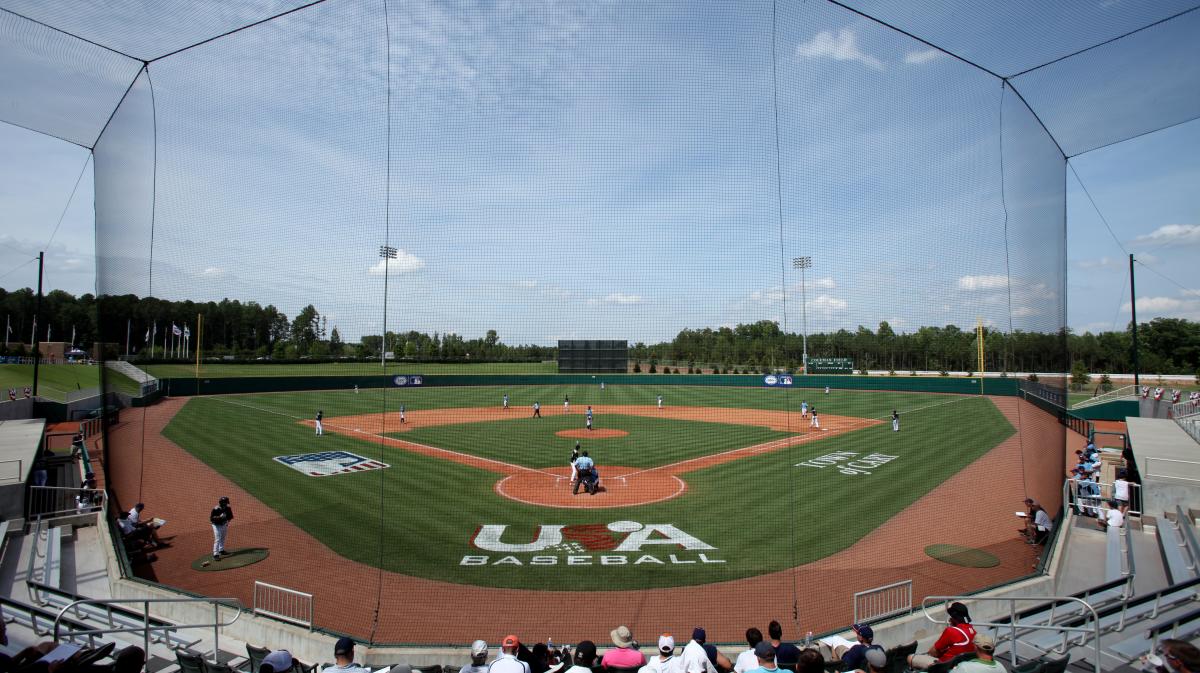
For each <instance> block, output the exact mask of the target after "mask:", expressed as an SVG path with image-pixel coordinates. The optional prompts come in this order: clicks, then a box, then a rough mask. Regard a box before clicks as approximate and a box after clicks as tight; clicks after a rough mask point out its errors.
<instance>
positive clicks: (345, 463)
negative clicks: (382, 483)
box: [275, 451, 391, 477]
mask: <svg viewBox="0 0 1200 673" xmlns="http://www.w3.org/2000/svg"><path fill="white" fill-rule="evenodd" d="M275 460H277V461H279V462H280V463H283V464H284V465H287V466H288V467H290V468H292V469H293V470H296V471H297V472H299V473H301V474H305V475H308V476H310V477H328V476H331V475H335V474H351V473H354V472H367V471H370V470H382V469H383V468H385V467H391V466H390V465H388V464H387V463H381V462H379V461H378V460H372V459H371V458H364V457H362V456H360V455H358V454H356V453H350V452H349V451H321V452H319V453H301V454H297V455H294V456H275Z"/></svg>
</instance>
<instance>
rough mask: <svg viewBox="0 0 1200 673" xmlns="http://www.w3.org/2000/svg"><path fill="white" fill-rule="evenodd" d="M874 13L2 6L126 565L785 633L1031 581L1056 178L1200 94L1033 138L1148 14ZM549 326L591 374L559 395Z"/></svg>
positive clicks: (6, 51) (503, 621)
mask: <svg viewBox="0 0 1200 673" xmlns="http://www.w3.org/2000/svg"><path fill="white" fill-rule="evenodd" d="M860 4H861V5H862V6H859V5H860ZM895 4H896V3H887V2H884V3H849V5H844V4H842V3H831V2H793V1H782V2H763V1H755V2H743V3H736V4H732V3H718V2H703V3H643V2H625V1H622V2H611V3H588V2H568V3H500V4H495V5H483V6H477V5H460V4H448V3H406V2H334V1H332V0H331V1H329V2H319V3H312V4H304V5H298V4H292V3H274V5H275V6H272V7H265V6H264V7H257V6H256V7H254V8H246V9H241V10H232V9H226V8H221V7H217V6H208V5H199V6H197V7H196V8H194V10H193V12H192V13H191V14H189V16H187V17H179V16H177V15H176V14H175V13H174V11H173V10H169V9H154V10H153V11H149V12H148V13H147V14H146V15H145V16H144V17H139V18H138V19H137V20H136V21H134V22H133V23H131V24H128V25H126V24H124V23H122V19H121V17H120V16H118V15H114V16H108V17H105V16H92V15H91V14H90V12H91V10H86V9H70V10H68V9H55V8H40V7H37V6H35V5H33V4H32V3H15V2H0V6H2V7H4V10H3V11H0V31H3V33H4V35H5V36H7V37H12V38H13V39H12V40H7V41H5V42H3V45H4V46H0V54H3V55H4V57H5V58H8V59H12V60H11V62H12V63H14V64H16V66H15V67H13V68H6V69H5V70H4V73H5V74H4V76H5V77H8V78H19V79H21V80H22V81H23V80H24V78H28V80H29V84H28V86H27V87H26V88H24V89H21V88H18V89H17V91H18V93H15V94H14V93H0V101H3V102H5V103H6V104H7V103H8V102H10V101H28V100H29V99H30V97H33V98H36V99H38V100H44V101H45V102H44V104H39V106H38V108H36V109H32V110H31V108H30V106H28V105H25V106H24V107H21V106H13V107H11V108H5V109H11V110H16V111H15V112H10V113H6V115H7V116H5V117H4V119H5V121H8V122H9V123H13V124H18V125H21V126H26V127H29V128H33V129H35V130H39V131H42V132H46V133H51V134H52V135H56V136H58V137H61V138H63V139H64V140H67V141H69V142H74V143H77V144H80V145H84V146H86V147H89V148H91V149H92V151H93V153H94V158H95V176H96V177H95V182H96V185H95V191H96V248H97V264H98V278H97V290H98V294H99V295H101V296H102V297H104V300H103V301H102V303H101V310H102V312H103V315H102V323H103V324H104V325H106V326H105V327H104V328H103V329H106V330H109V331H111V332H114V333H115V332H120V334H121V335H124V333H125V330H126V328H127V324H132V334H133V335H134V337H133V341H134V346H135V348H134V349H133V350H134V351H136V358H135V363H136V364H139V366H142V367H143V368H145V369H147V370H148V371H150V372H151V373H154V374H155V375H156V376H158V377H159V378H160V379H161V380H162V385H163V392H164V393H166V394H165V396H164V397H163V398H162V399H158V400H154V401H151V400H146V403H145V405H144V406H138V407H135V408H131V409H127V410H125V411H123V412H122V414H121V423H120V424H118V425H117V426H115V427H114V428H111V429H110V431H109V435H108V438H107V442H106V446H105V449H104V456H103V458H104V461H103V462H104V465H103V467H104V476H105V478H106V480H107V486H108V488H109V489H110V491H111V492H112V493H113V496H114V501H115V502H117V503H118V504H119V505H120V506H121V507H122V508H125V509H128V508H129V507H130V506H131V505H132V504H133V503H135V502H139V501H143V502H145V503H146V504H147V511H148V512H152V513H153V514H154V515H156V516H160V517H161V518H163V519H166V520H167V521H168V527H167V528H164V529H163V533H164V534H166V533H167V532H169V533H170V534H171V537H172V540H171V542H172V546H171V547H170V548H168V549H165V550H162V551H161V552H159V554H158V557H159V558H158V560H157V561H154V562H152V563H149V562H144V559H142V558H140V557H138V556H137V555H136V554H134V556H133V557H131V567H130V572H131V573H132V574H133V575H135V576H136V577H139V578H142V579H144V580H149V581H154V582H158V583H161V584H164V585H166V586H169V587H173V588H177V589H182V590H186V591H190V592H194V593H198V594H203V595H211V596H234V597H237V598H239V599H241V600H242V601H243V602H244V603H246V604H247V605H249V604H250V603H252V602H253V601H254V590H255V582H256V581H259V582H266V583H269V584H271V585H275V586H278V587H284V588H287V589H291V590H295V591H298V592H303V593H306V594H311V595H312V597H313V603H312V604H313V606H314V608H313V613H312V614H313V620H314V622H315V625H316V626H317V627H319V628H322V629H326V630H329V631H334V632H341V633H347V634H350V635H353V636H355V637H357V638H360V639H364V640H369V641H372V642H377V643H462V642H469V641H470V640H473V639H474V638H477V637H481V638H485V639H488V640H489V642H493V641H496V640H498V639H499V637H500V636H502V635H504V634H505V633H507V632H513V631H515V632H517V633H518V634H520V635H521V636H522V638H523V639H526V640H528V641H529V642H537V641H540V640H541V639H542V638H543V637H545V636H549V637H551V638H554V639H555V640H556V642H560V643H561V642H578V641H579V640H580V639H583V638H591V639H593V640H596V641H597V642H602V641H604V640H605V638H604V634H605V633H606V632H607V630H608V629H611V628H612V627H614V626H616V625H618V624H627V625H629V626H630V627H631V628H633V630H634V632H635V634H636V635H638V636H639V637H640V638H641V639H642V640H643V641H645V642H652V641H653V635H655V634H657V633H661V632H664V631H667V632H672V633H675V634H677V636H678V634H687V633H689V632H690V629H691V627H693V626H696V625H701V626H707V627H708V629H709V639H710V640H712V641H717V642H735V641H738V640H740V638H741V636H742V634H743V632H744V629H745V628H746V627H747V626H751V625H756V626H759V627H760V628H764V629H765V625H766V623H767V622H769V621H771V620H773V619H774V620H778V621H780V622H781V623H782V624H783V628H784V633H785V639H796V638H798V637H801V636H802V634H803V633H804V632H806V631H814V632H822V631H830V630H834V629H839V628H842V627H844V626H845V625H846V624H849V623H850V620H851V619H853V618H854V617H856V616H859V617H861V615H859V614H857V613H856V612H854V600H853V598H854V594H856V593H858V592H862V591H866V590H870V589H873V588H876V587H881V586H884V585H889V584H893V583H905V582H909V581H911V583H912V584H911V587H912V591H913V596H914V597H915V600H916V601H918V602H919V600H920V598H921V597H922V596H925V595H934V594H961V593H966V592H970V591H975V590H978V589H981V588H984V587H988V586H992V585H995V584H997V583H1000V582H1005V581H1011V580H1014V579H1017V578H1020V577H1024V576H1026V575H1027V574H1028V573H1029V572H1030V570H1029V569H1030V568H1031V566H1032V565H1033V564H1035V563H1036V562H1037V560H1038V554H1039V550H1040V548H1038V547H1033V546H1030V545H1027V544H1025V542H1024V540H1023V539H1022V538H1020V537H1019V536H1017V535H1016V533H1015V531H1014V529H1015V528H1016V527H1018V526H1019V521H1017V520H1016V519H1014V517H1013V511H1014V510H1016V509H1021V508H1022V507H1023V505H1022V500H1023V499H1024V498H1025V497H1032V498H1035V499H1037V500H1039V501H1041V502H1042V503H1043V504H1044V505H1045V506H1046V508H1047V509H1048V510H1049V511H1051V512H1056V511H1058V510H1059V508H1060V506H1061V489H1062V479H1063V476H1064V471H1065V458H1064V453H1065V448H1066V434H1065V433H1066V431H1065V429H1064V428H1063V426H1062V425H1060V424H1059V422H1058V419H1057V418H1056V417H1055V415H1054V408H1053V405H1052V404H1047V403H1046V400H1045V399H1039V400H1029V399H1027V397H1026V396H1024V395H1023V394H1022V393H1020V392H1019V388H1018V385H1017V381H1018V379H1022V378H1025V377H1027V376H1028V375H1030V374H1037V375H1039V376H1040V377H1041V380H1040V381H1039V383H1041V384H1042V385H1043V386H1044V390H1048V391H1050V393H1051V394H1050V395H1049V396H1050V397H1051V398H1052V397H1054V394H1053V393H1055V392H1057V393H1058V394H1060V395H1061V394H1062V393H1064V392H1065V379H1064V378H1063V377H1062V376H1061V373H1062V372H1065V371H1066V370H1067V369H1068V366H1067V361H1066V353H1065V329H1066V298H1065V291H1066V250H1065V227H1066V223H1065V198H1066V196H1065V169H1066V160H1067V157H1068V156H1070V155H1071V154H1073V153H1077V152H1081V151H1086V150H1087V149H1091V148H1094V147H1097V146H1100V145H1103V144H1106V143H1108V142H1112V141H1113V139H1114V138H1124V137H1129V136H1130V135H1131V134H1133V133H1136V132H1145V131H1146V130H1153V128H1158V127H1160V126H1162V125H1167V124H1169V123H1173V122H1172V119H1175V118H1176V117H1178V116H1181V115H1188V114H1192V113H1193V112H1194V108H1195V106H1193V105H1192V102H1191V101H1182V102H1179V103H1178V104H1177V105H1176V106H1175V108H1174V109H1173V110H1168V111H1163V112H1161V114H1159V115H1158V116H1155V117H1154V118H1153V119H1150V118H1148V117H1147V118H1146V119H1145V120H1144V121H1143V122H1142V123H1140V125H1139V123H1138V122H1130V121H1129V119H1128V118H1127V117H1122V118H1121V123H1120V124H1119V125H1117V126H1115V127H1114V126H1113V124H1111V123H1109V122H1108V121H1106V120H1104V119H1098V118H1097V119H1094V120H1092V121H1090V122H1089V123H1090V124H1094V125H1095V126H1096V127H1097V129H1103V132H1101V131H1096V132H1095V133H1092V132H1090V131H1089V130H1088V129H1084V130H1082V131H1080V130H1079V129H1078V128H1075V127H1071V131H1069V132H1068V131H1063V133H1074V134H1076V135H1075V136H1072V138H1071V140H1070V141H1069V144H1068V143H1066V142H1065V141H1063V140H1061V139H1058V138H1057V135H1058V133H1059V131H1058V130H1056V129H1057V128H1058V127H1056V126H1055V124H1056V123H1057V124H1061V125H1067V126H1069V125H1070V124H1069V121H1067V120H1069V118H1070V117H1069V115H1071V114H1073V113H1072V112H1071V110H1072V109H1074V108H1072V107H1071V106H1069V105H1060V104H1058V102H1056V103H1055V104H1053V105H1052V104H1050V103H1047V109H1046V111H1045V114H1042V115H1039V114H1038V107H1037V106H1036V105H1034V106H1032V107H1031V103H1032V98H1033V96H1035V95H1037V93H1036V92H1035V93H1034V94H1029V95H1026V94H1025V93H1024V92H1023V89H1022V86H1023V82H1026V83H1028V84H1029V89H1030V90H1031V91H1032V90H1037V91H1040V92H1042V93H1044V94H1045V95H1047V96H1051V97H1053V93H1052V92H1050V91H1047V89H1046V88H1045V87H1044V85H1043V83H1042V81H1041V80H1038V79H1037V78H1043V77H1045V76H1046V72H1045V71H1041V70H1037V71H1033V72H1029V73H1026V72H1024V71H1026V70H1028V69H1029V68H1034V67H1035V66H1039V64H1042V63H1045V62H1047V61H1051V60H1054V59H1057V58H1060V57H1064V56H1068V55H1069V54H1071V53H1072V52H1073V51H1077V50H1079V49H1082V48H1084V47H1086V46H1089V45H1092V44H1095V43H1097V42H1100V41H1102V40H1106V39H1110V38H1112V37H1115V36H1119V35H1121V34H1122V33H1124V32H1128V31H1130V30H1134V29H1136V28H1138V27H1140V26H1142V25H1145V24H1147V23H1151V22H1153V21H1158V20H1160V19H1163V18H1166V17H1167V16H1169V14H1167V15H1164V16H1154V17H1150V16H1144V15H1141V14H1138V13H1137V12H1129V13H1125V14H1121V15H1120V16H1113V17H1107V18H1105V19H1104V20H1103V21H1098V22H1096V23H1093V24H1088V25H1087V26H1086V27H1085V28H1080V29H1078V31H1077V32H1075V33H1072V38H1073V39H1075V40H1076V41H1079V42H1080V44H1081V45H1082V46H1076V47H1072V46H1071V44H1070V43H1069V42H1068V43H1064V44H1063V45H1061V50H1054V49H1051V50H1050V51H1047V52H1046V53H1041V52H1038V53H1037V54H1034V55H1032V56H1027V58H1026V59H1025V60H1024V61H1023V60H1022V59H1020V58H1011V59H1010V58H1007V51H1006V50H1005V49H1004V48H1003V47H1002V46H997V45H995V44H991V43H987V44H983V45H982V46H980V44H979V43H978V42H976V43H973V44H974V45H975V46H977V47H979V48H978V49H975V50H972V49H970V48H967V49H958V48H951V47H950V46H949V44H950V43H953V42H954V40H955V39H959V38H961V34H960V33H956V32H955V31H952V30H948V29H947V28H946V27H944V26H929V25H924V24H923V23H922V21H924V19H923V18H921V17H914V16H910V15H909V13H908V12H907V11H906V10H905V9H904V8H903V7H902V6H894V5H895ZM950 4H956V3H950ZM964 4H965V3H964ZM970 7H971V10H970V11H978V12H980V13H982V14H981V15H980V17H976V18H988V16H986V13H987V12H990V11H992V10H987V9H981V8H975V7H974V6H973V5H971V6H970ZM1039 8H1040V4H1038V3H1024V4H1021V5H1020V6H1019V7H1017V8H1014V9H1012V12H1013V14H1012V15H1003V16H1000V17H990V19H989V20H993V21H997V22H1001V23H1003V22H1004V21H1008V20H1013V19H1014V17H1026V18H1028V17H1034V16H1036V15H1037V14H1038V12H1040V11H1041V10H1040V9H1039ZM960 9H962V8H960ZM964 11H965V10H964ZM997 11H999V10H997ZM1053 11H1055V12H1057V11H1058V10H1053ZM1080 11H1083V10H1080ZM1145 11H1146V12H1149V11H1151V10H1148V9H1147V10H1145ZM1154 11H1160V10H1158V9H1155V10H1154ZM1177 11H1178V10H1177ZM873 17H874V18H873ZM1184 20H1190V19H1188V18H1187V15H1185V16H1184V17H1183V18H1180V19H1177V21H1184ZM1055 21H1065V19H1064V17H1062V16H1057V15H1056V17H1055ZM138 22H142V23H141V24H139V23H138ZM906 22H907V23H906ZM1171 23H1173V22H1169V23H1168V24H1163V25H1164V26H1166V25H1169V24H1171ZM183 24H187V25H183ZM910 24H911V25H910ZM138 25H141V27H142V28H143V30H137V29H136V28H135V26H138ZM904 25H909V28H908V29H906V30H901V29H900V28H901V27H902V26H904ZM1054 25H1055V26H1059V27H1060V28H1061V30H1064V31H1066V30H1067V27H1066V26H1067V24H1065V23H1055V24H1054ZM1175 25H1178V24H1175ZM1164 30H1165V29H1164ZM1182 33H1187V31H1186V30H1184V31H1182ZM1182 33H1181V34H1182ZM975 39H976V40H980V41H983V42H987V40H988V39H990V38H984V37H981V36H976V37H975ZM1130 39H1132V38H1130ZM1112 44H1118V45H1119V44H1120V41H1118V42H1114V43H1112ZM1175 44H1176V45H1178V44H1179V43H1178V42H1176V43H1175ZM1025 46H1026V47H1029V48H1032V46H1030V45H1025ZM1039 48H1041V47H1039ZM1091 57H1092V55H1091V54H1085V55H1081V56H1076V57H1072V59H1070V60H1068V61H1062V62H1061V63H1072V64H1076V65H1078V64H1080V63H1083V65H1080V66H1079V67H1086V61H1080V60H1075V59H1086V58H1091ZM1025 61H1029V62H1028V63H1026V62H1025ZM1055 67H1056V68H1061V67H1063V66H1062V65H1059V66H1055ZM1097 67H1102V66H1097ZM1039 87H1041V88H1039ZM4 90H5V89H4V88H3V87H0V91H4ZM1192 90H1193V91H1194V90H1195V89H1192ZM8 91H10V92H11V91H13V89H8ZM67 94H70V95H67ZM1085 94H1086V92H1078V93H1075V94H1071V95H1072V96H1075V97H1078V98H1082V97H1083V96H1085ZM1171 115H1175V117H1171ZM1106 134H1107V135H1106ZM143 333H144V334H143ZM113 340H114V341H116V340H120V339H119V338H118V339H113ZM560 340H581V341H582V340H613V341H624V342H628V358H629V370H628V371H627V372H626V373H608V374H598V375H597V374H589V373H587V372H582V373H572V374H569V375H568V374H565V373H562V374H560V373H558V372H557V371H556V368H555V365H554V363H553V361H554V360H555V356H556V353H555V351H554V346H555V345H556V344H558V343H559V342H560ZM139 342H140V345H139ZM981 355H982V358H981ZM809 358H813V359H815V358H822V359H826V360H828V361H829V362H833V359H837V361H838V362H841V363H843V364H839V365H836V366H838V367H843V369H845V368H849V370H850V371H852V372H853V373H847V374H840V375H823V374H815V373H811V372H806V371H805V370H804V364H805V362H806V360H807V359H809ZM830 366H834V365H832V364H831V365H830ZM810 369H811V368H810ZM535 405H536V407H537V409H536V411H535ZM318 415H319V418H318ZM814 417H816V418H818V419H819V420H816V421H814ZM896 418H898V420H897V421H896V424H895V425H894V424H893V421H894V419H896ZM318 426H319V427H318ZM577 445H578V446H579V448H580V449H581V450H585V451H588V452H589V454H590V455H589V458H592V459H594V461H595V463H596V468H597V470H598V472H599V474H600V478H601V482H600V483H601V487H600V490H599V491H598V492H597V493H595V494H588V493H587V492H586V490H587V489H586V488H585V489H584V490H583V492H580V493H578V494H575V493H574V492H573V489H574V486H573V484H572V477H573V472H572V468H571V466H570V465H569V464H568V456H569V455H571V452H572V449H573V448H574V447H575V446H577ZM223 495H224V496H229V497H230V498H231V500H232V506H233V509H234V512H235V518H234V520H233V522H232V523H231V524H230V525H229V528H228V541H227V545H226V546H227V551H230V552H232V555H230V556H227V557H224V558H222V559H221V560H219V561H212V560H211V556H212V552H213V549H212V545H213V531H212V528H211V526H210V522H209V520H208V517H209V514H210V510H211V509H212V508H213V507H214V506H215V505H216V503H217V498H218V497H220V496H223ZM964 512H969V513H970V516H969V517H968V519H969V522H964V521H963V518H962V516H961V515H962V514H963V513H964ZM243 563H245V564H246V565H244V566H242V565H241V564H243ZM226 566H237V567H233V568H232V569H224V568H225V567H226ZM900 609H903V606H901V608H900ZM868 616H871V615H868ZM301 620H302V621H303V618H302V617H301Z"/></svg>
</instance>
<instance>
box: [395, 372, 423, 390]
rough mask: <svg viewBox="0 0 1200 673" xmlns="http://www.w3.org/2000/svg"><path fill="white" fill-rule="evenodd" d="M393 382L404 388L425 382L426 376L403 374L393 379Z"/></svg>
mask: <svg viewBox="0 0 1200 673" xmlns="http://www.w3.org/2000/svg"><path fill="white" fill-rule="evenodd" d="M392 383H394V384H396V385H397V386H399V387H401V388H403V387H405V386H419V385H422V384H424V383H425V377H424V376H421V375H419V374H411V375H405V374H401V375H399V376H397V377H395V378H393V379H392Z"/></svg>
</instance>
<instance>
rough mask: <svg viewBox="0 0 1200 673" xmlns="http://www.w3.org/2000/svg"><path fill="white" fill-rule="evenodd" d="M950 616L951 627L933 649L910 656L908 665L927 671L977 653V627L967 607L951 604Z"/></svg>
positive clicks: (948, 609)
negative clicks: (973, 624) (972, 621)
mask: <svg viewBox="0 0 1200 673" xmlns="http://www.w3.org/2000/svg"><path fill="white" fill-rule="evenodd" d="M946 614H947V615H949V616H950V626H947V627H946V629H945V630H944V631H942V636H941V637H940V638H938V639H937V642H936V643H934V644H933V647H931V648H929V652H928V653H926V654H910V655H908V665H909V666H911V667H912V668H915V669H917V670H921V671H923V670H925V669H927V668H929V667H931V666H933V665H934V664H937V663H940V662H944V661H950V660H951V659H953V658H954V657H957V656H958V655H960V654H966V653H967V652H974V651H975V627H973V626H971V615H970V614H969V613H968V612H967V606H965V605H963V604H962V603H951V604H950V607H948V608H946Z"/></svg>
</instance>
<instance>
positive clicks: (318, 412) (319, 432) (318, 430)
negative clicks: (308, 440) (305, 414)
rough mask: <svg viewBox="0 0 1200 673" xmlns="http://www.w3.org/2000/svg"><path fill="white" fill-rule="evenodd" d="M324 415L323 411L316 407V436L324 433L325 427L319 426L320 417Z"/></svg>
mask: <svg viewBox="0 0 1200 673" xmlns="http://www.w3.org/2000/svg"><path fill="white" fill-rule="evenodd" d="M324 417H325V412H324V411H321V410H320V409H318V410H317V436H318V437H320V436H321V435H323V434H325V428H322V427H321V419H322V418H324Z"/></svg>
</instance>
